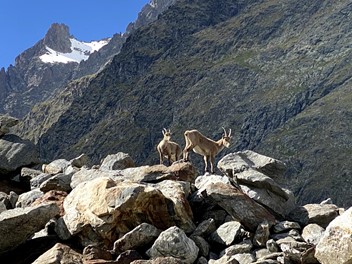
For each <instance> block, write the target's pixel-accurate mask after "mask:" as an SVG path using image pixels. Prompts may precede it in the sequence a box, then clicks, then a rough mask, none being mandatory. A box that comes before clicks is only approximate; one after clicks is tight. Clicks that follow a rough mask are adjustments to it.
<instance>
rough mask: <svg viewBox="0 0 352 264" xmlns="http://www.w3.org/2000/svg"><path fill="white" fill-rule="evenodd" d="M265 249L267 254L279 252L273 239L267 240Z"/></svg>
mask: <svg viewBox="0 0 352 264" xmlns="http://www.w3.org/2000/svg"><path fill="white" fill-rule="evenodd" d="M266 248H267V250H269V252H278V251H279V246H278V245H277V243H276V241H275V240H274V239H269V240H268V241H266Z"/></svg>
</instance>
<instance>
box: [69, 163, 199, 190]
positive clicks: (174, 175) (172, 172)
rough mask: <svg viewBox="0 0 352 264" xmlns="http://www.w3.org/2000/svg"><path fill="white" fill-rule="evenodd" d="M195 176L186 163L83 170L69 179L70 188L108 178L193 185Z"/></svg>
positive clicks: (193, 170) (191, 167) (194, 172)
mask: <svg viewBox="0 0 352 264" xmlns="http://www.w3.org/2000/svg"><path fill="white" fill-rule="evenodd" d="M196 175H197V171H196V169H195V167H194V166H192V165H191V164H190V163H188V162H182V163H176V164H173V165H171V166H169V167H166V166H164V165H154V166H141V167H134V168H127V169H124V170H101V169H89V170H88V169H84V168H82V169H81V170H80V171H78V172H76V173H75V174H74V175H73V176H72V179H71V188H72V189H74V188H75V187H76V186H77V185H78V184H79V183H81V182H85V181H90V180H92V179H96V178H100V177H110V178H112V179H115V180H119V181H124V180H128V181H130V182H136V183H142V182H146V183H157V182H162V181H164V180H177V181H186V182H190V183H193V182H194V180H195V178H196Z"/></svg>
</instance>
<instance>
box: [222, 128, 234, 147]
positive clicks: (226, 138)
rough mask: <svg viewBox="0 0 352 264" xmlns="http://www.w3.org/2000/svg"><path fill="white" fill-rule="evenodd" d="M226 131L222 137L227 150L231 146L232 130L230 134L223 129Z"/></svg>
mask: <svg viewBox="0 0 352 264" xmlns="http://www.w3.org/2000/svg"><path fill="white" fill-rule="evenodd" d="M222 129H223V130H224V134H223V135H222V141H223V144H224V146H225V147H226V148H228V147H230V144H231V138H232V137H231V128H230V130H229V134H227V133H226V130H225V128H222Z"/></svg>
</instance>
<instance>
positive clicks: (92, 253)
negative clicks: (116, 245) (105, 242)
mask: <svg viewBox="0 0 352 264" xmlns="http://www.w3.org/2000/svg"><path fill="white" fill-rule="evenodd" d="M83 258H84V260H91V259H104V260H112V259H113V257H112V254H111V253H110V252H109V251H108V250H104V249H102V248H101V247H98V246H94V245H89V246H86V247H85V248H84V249H83Z"/></svg>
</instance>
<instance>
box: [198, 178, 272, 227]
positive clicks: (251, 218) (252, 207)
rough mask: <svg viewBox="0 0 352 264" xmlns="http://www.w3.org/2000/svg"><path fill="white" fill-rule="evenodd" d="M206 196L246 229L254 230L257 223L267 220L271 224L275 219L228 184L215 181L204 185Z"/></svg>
mask: <svg viewBox="0 0 352 264" xmlns="http://www.w3.org/2000/svg"><path fill="white" fill-rule="evenodd" d="M204 189H205V192H206V196H207V197H208V198H210V199H211V200H212V201H214V202H215V203H216V204H217V205H219V206H220V207H222V208H223V209H224V210H225V211H226V212H227V213H228V214H229V215H230V216H232V217H233V219H237V220H238V221H239V222H240V223H241V224H242V225H243V226H244V227H245V228H246V229H248V230H249V231H252V232H255V231H256V229H257V227H258V225H259V224H261V223H262V222H263V221H265V220H266V221H267V222H268V224H269V226H272V225H273V224H274V223H275V221H276V219H275V217H274V216H273V215H272V214H271V213H270V212H269V211H268V210H267V209H265V208H264V207H263V206H261V205H260V204H258V203H256V202H255V201H254V200H252V199H251V198H250V197H248V196H247V195H246V194H244V193H243V192H242V191H241V190H239V189H237V188H235V187H233V186H231V185H230V184H226V183H222V182H216V183H210V184H207V185H206V186H205V188H204Z"/></svg>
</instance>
